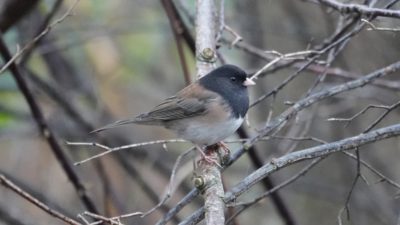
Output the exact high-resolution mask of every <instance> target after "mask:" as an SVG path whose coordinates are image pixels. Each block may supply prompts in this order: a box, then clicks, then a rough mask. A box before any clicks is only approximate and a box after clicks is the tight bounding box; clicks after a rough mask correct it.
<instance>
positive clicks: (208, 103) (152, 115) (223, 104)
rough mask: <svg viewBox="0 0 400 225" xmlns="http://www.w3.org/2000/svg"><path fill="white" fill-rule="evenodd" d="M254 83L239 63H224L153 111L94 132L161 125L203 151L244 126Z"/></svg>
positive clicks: (167, 99)
mask: <svg viewBox="0 0 400 225" xmlns="http://www.w3.org/2000/svg"><path fill="white" fill-rule="evenodd" d="M252 85H255V82H254V81H253V80H251V79H250V78H248V77H247V74H246V72H245V71H244V70H242V69H241V68H239V67H237V66H235V65H223V66H220V67H218V68H216V69H214V70H212V71H211V72H209V73H208V74H206V75H205V76H203V77H201V78H200V79H198V80H197V81H195V82H194V83H192V84H190V85H188V86H186V87H185V88H183V89H182V90H180V91H179V92H177V93H176V94H175V95H173V96H171V97H169V98H166V99H165V100H164V101H162V102H161V103H160V104H158V105H157V106H155V107H154V108H153V109H151V110H150V111H148V112H146V113H142V114H140V115H138V116H136V117H133V118H129V119H125V120H119V121H116V122H114V123H111V124H108V125H106V126H104V127H101V128H98V129H96V130H94V131H92V132H91V133H97V132H100V131H104V130H108V129H111V128H115V127H118V126H121V125H126V124H142V125H158V126H163V127H165V128H166V129H169V130H172V131H174V132H175V133H176V134H177V135H178V136H179V137H181V138H183V139H185V140H187V141H190V142H192V143H193V144H194V145H195V146H196V148H200V152H202V153H203V151H201V148H204V147H207V146H211V145H214V144H218V143H223V142H222V141H223V140H224V139H225V138H227V137H228V136H230V135H232V134H233V133H234V132H235V131H236V130H237V129H238V128H239V127H240V126H241V124H242V123H243V120H244V117H245V115H246V113H247V111H248V109H249V94H248V89H247V87H248V86H252ZM222 146H224V144H222ZM203 156H205V155H204V153H203Z"/></svg>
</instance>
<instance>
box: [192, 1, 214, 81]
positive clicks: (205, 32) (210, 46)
mask: <svg viewBox="0 0 400 225" xmlns="http://www.w3.org/2000/svg"><path fill="white" fill-rule="evenodd" d="M196 5H197V8H196V66H197V75H198V77H202V76H204V75H205V74H207V73H208V72H210V71H211V69H213V67H214V62H215V60H216V54H215V45H216V33H217V32H216V27H217V23H216V20H217V17H216V4H215V1H214V0H197V1H196Z"/></svg>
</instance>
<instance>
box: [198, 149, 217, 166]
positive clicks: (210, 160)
mask: <svg viewBox="0 0 400 225" xmlns="http://www.w3.org/2000/svg"><path fill="white" fill-rule="evenodd" d="M196 149H197V150H198V151H199V152H200V154H201V160H204V161H206V162H207V163H215V165H217V166H219V167H220V168H222V166H221V164H220V163H219V162H218V160H217V159H215V158H214V157H212V156H211V155H208V154H207V153H210V152H211V151H210V150H211V149H209V148H208V147H207V148H206V149H205V150H206V152H204V151H203V150H202V149H201V148H200V147H199V146H196Z"/></svg>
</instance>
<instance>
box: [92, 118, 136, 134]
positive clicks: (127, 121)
mask: <svg viewBox="0 0 400 225" xmlns="http://www.w3.org/2000/svg"><path fill="white" fill-rule="evenodd" d="M131 123H136V119H135V118H134V119H126V120H118V121H115V122H114V123H110V124H108V125H105V126H104V127H100V128H98V129H96V130H94V131H91V132H90V133H89V134H93V133H98V132H101V131H103V130H108V129H112V128H115V127H119V126H122V125H126V124H131Z"/></svg>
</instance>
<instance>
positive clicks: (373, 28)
mask: <svg viewBox="0 0 400 225" xmlns="http://www.w3.org/2000/svg"><path fill="white" fill-rule="evenodd" d="M361 21H363V22H365V23H366V24H368V25H369V26H370V27H371V28H367V30H376V31H392V32H398V31H400V28H390V27H377V26H375V25H374V24H373V23H371V22H369V21H368V20H366V19H361Z"/></svg>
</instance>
